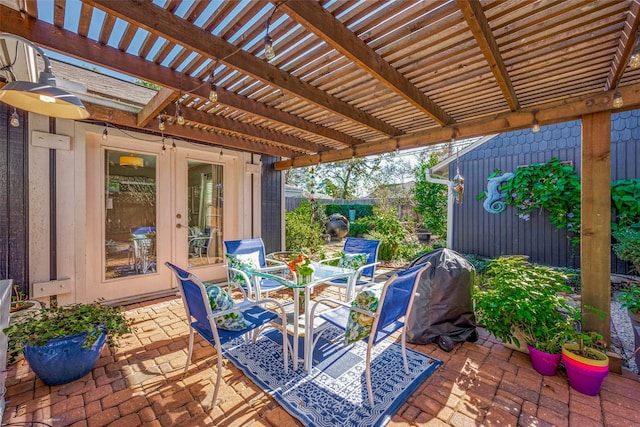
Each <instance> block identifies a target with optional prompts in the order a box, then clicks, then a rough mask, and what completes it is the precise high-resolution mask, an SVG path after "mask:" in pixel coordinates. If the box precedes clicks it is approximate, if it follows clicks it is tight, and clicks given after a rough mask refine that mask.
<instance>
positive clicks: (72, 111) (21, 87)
mask: <svg viewBox="0 0 640 427" xmlns="http://www.w3.org/2000/svg"><path fill="white" fill-rule="evenodd" d="M0 38H5V39H7V38H8V39H14V40H17V41H19V42H22V43H24V44H26V45H27V46H29V47H31V48H33V49H34V50H35V51H36V52H37V53H38V54H39V55H40V56H41V57H42V61H43V62H44V70H43V71H41V72H40V74H39V76H38V82H37V83H34V82H30V81H23V80H15V81H12V82H9V83H7V84H6V85H4V86H3V87H2V88H0V101H2V102H4V103H6V104H9V105H11V106H13V107H17V108H20V109H21V110H25V111H30V112H32V113H38V114H42V115H45V116H50V117H57V118H60V119H70V120H83V119H87V118H89V112H88V111H87V109H86V108H85V106H84V105H83V104H82V102H81V101H80V99H78V97H76V96H75V95H72V94H70V93H69V92H67V91H64V90H62V89H58V88H57V87H56V79H55V77H54V76H53V73H52V70H51V63H50V62H49V58H48V57H47V55H45V53H44V51H43V50H42V49H40V48H39V47H38V46H36V45H35V44H34V43H32V42H31V41H29V40H27V39H25V38H23V37H20V36H16V35H14V34H9V33H0Z"/></svg>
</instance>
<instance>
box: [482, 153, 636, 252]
mask: <svg viewBox="0 0 640 427" xmlns="http://www.w3.org/2000/svg"><path fill="white" fill-rule="evenodd" d="M497 174H500V171H495V172H494V173H493V174H492V175H491V177H492V176H495V175H497ZM491 177H490V178H491ZM502 191H503V192H504V193H505V203H506V204H507V205H511V206H514V207H515V208H516V209H517V214H518V217H519V218H520V219H523V220H525V221H528V220H529V219H530V218H531V212H533V211H534V210H537V209H544V210H546V211H547V212H548V214H549V220H550V222H551V224H553V225H555V226H556V228H557V229H558V230H561V229H564V228H566V229H567V231H569V232H571V233H572V237H571V241H572V243H574V244H577V243H578V242H579V241H580V177H579V176H578V174H577V173H576V171H575V168H574V167H573V165H572V164H571V163H569V162H562V161H560V160H559V159H557V158H556V157H553V158H552V159H551V160H549V162H547V163H541V164H535V165H528V166H521V167H519V168H518V169H517V170H516V172H515V173H514V176H513V177H512V178H511V179H509V180H508V181H506V182H505V183H504V184H503V186H502ZM483 195H484V193H483V194H482V195H481V196H483ZM638 200H640V179H623V180H619V181H614V182H612V183H611V209H612V223H611V230H612V231H614V232H615V231H618V230H624V229H627V228H638V229H640V204H639V203H638V202H637V201H638Z"/></svg>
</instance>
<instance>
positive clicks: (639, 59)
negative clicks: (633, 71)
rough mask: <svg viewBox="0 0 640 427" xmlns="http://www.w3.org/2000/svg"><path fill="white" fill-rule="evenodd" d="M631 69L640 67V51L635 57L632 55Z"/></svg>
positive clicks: (635, 53) (630, 59)
mask: <svg viewBox="0 0 640 427" xmlns="http://www.w3.org/2000/svg"><path fill="white" fill-rule="evenodd" d="M629 67H631V68H638V67H640V50H638V51H636V52H634V53H633V55H631V58H629Z"/></svg>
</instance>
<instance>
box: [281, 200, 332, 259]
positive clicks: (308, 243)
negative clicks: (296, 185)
mask: <svg viewBox="0 0 640 427" xmlns="http://www.w3.org/2000/svg"><path fill="white" fill-rule="evenodd" d="M323 233H324V223H323V221H322V220H321V219H317V218H315V215H314V210H313V205H312V204H311V203H309V202H308V201H307V200H303V201H302V202H301V203H300V206H298V207H297V208H296V209H294V210H293V211H291V212H286V213H285V244H286V248H287V251H291V252H301V253H305V254H309V255H311V254H322V253H324V240H323V238H322V237H321V236H322V234H323Z"/></svg>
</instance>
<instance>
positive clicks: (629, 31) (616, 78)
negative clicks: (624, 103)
mask: <svg viewBox="0 0 640 427" xmlns="http://www.w3.org/2000/svg"><path fill="white" fill-rule="evenodd" d="M638 24H640V0H633V2H632V4H631V7H630V13H628V14H627V21H626V23H625V26H624V28H623V29H622V34H621V36H620V40H619V41H618V48H617V50H616V54H615V55H614V57H613V61H612V64H611V68H610V69H609V75H608V76H607V83H606V84H605V88H604V90H612V89H615V88H616V87H618V83H619V82H620V78H621V77H622V74H623V73H624V70H625V68H627V63H628V62H629V58H630V57H631V53H632V52H633V48H634V47H635V45H636V37H637V32H638Z"/></svg>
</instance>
